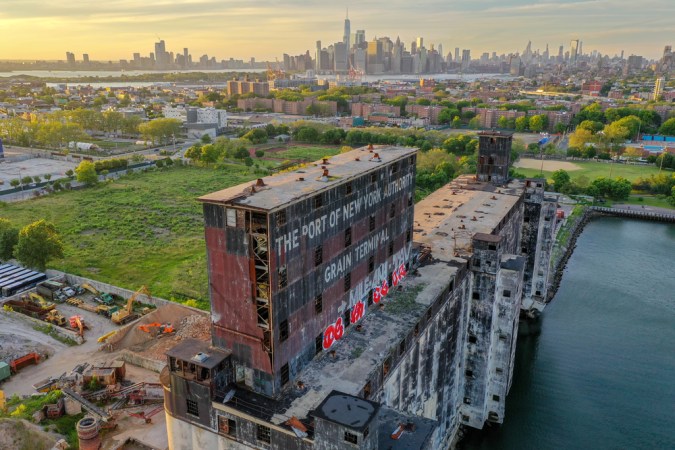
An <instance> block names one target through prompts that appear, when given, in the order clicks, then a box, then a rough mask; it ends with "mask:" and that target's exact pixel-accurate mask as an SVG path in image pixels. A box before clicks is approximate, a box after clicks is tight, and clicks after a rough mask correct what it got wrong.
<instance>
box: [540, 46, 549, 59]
mask: <svg viewBox="0 0 675 450" xmlns="http://www.w3.org/2000/svg"><path fill="white" fill-rule="evenodd" d="M542 58H543V59H544V62H548V58H549V54H548V44H546V50H544V54H543V55H542Z"/></svg>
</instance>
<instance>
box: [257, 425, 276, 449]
mask: <svg viewBox="0 0 675 450" xmlns="http://www.w3.org/2000/svg"><path fill="white" fill-rule="evenodd" d="M256 437H257V438H258V440H259V441H260V442H264V443H265V444H269V443H271V441H272V436H271V432H270V427H266V426H265V425H257V430H256Z"/></svg>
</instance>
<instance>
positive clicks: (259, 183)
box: [255, 178, 265, 187]
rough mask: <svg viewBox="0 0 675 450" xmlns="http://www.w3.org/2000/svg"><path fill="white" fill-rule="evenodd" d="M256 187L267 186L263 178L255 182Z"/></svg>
mask: <svg viewBox="0 0 675 450" xmlns="http://www.w3.org/2000/svg"><path fill="white" fill-rule="evenodd" d="M255 185H256V186H261V187H262V186H265V182H264V181H263V179H262V178H258V179H257V180H256V182H255Z"/></svg>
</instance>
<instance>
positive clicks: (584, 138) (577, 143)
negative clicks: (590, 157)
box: [570, 128, 596, 148]
mask: <svg viewBox="0 0 675 450" xmlns="http://www.w3.org/2000/svg"><path fill="white" fill-rule="evenodd" d="M595 141H596V138H595V135H594V134H593V132H592V131H590V130H587V129H585V128H577V129H576V130H575V131H574V133H572V134H570V146H571V147H577V148H583V147H584V146H585V145H586V144H588V143H592V142H595Z"/></svg>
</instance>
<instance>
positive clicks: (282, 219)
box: [275, 210, 286, 227]
mask: <svg viewBox="0 0 675 450" xmlns="http://www.w3.org/2000/svg"><path fill="white" fill-rule="evenodd" d="M275 219H276V222H277V226H278V227H280V226H282V225H286V210H283V211H277V212H276V214H275Z"/></svg>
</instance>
